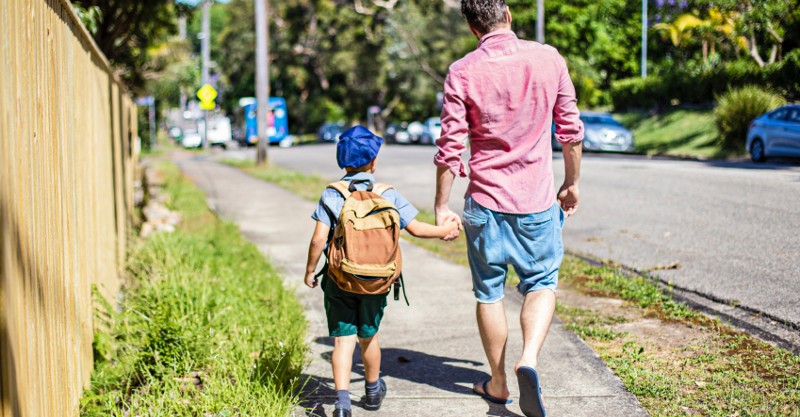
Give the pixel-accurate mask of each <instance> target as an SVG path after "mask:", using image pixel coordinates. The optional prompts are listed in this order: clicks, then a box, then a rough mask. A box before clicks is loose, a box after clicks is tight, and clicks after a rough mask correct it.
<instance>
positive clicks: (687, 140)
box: [614, 109, 733, 158]
mask: <svg viewBox="0 0 800 417" xmlns="http://www.w3.org/2000/svg"><path fill="white" fill-rule="evenodd" d="M614 116H615V117H616V118H617V119H618V120H619V121H620V122H622V124H624V125H625V127H627V128H628V129H631V130H632V131H633V135H634V138H635V143H636V149H637V150H638V151H640V152H643V153H645V154H647V155H670V156H688V157H696V158H725V157H729V156H733V154H731V153H730V152H725V151H723V150H722V149H721V148H720V146H719V145H718V143H717V140H718V137H719V133H718V132H717V128H716V125H715V122H714V113H713V110H689V109H677V110H668V111H666V112H663V113H659V114H655V115H653V114H650V113H646V112H630V113H617V114H615V115H614Z"/></svg>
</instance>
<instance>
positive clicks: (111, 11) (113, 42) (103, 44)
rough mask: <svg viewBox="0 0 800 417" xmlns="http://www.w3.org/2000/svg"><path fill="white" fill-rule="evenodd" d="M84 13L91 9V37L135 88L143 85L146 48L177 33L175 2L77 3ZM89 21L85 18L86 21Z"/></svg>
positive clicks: (81, 0)
mask: <svg viewBox="0 0 800 417" xmlns="http://www.w3.org/2000/svg"><path fill="white" fill-rule="evenodd" d="M74 3H75V5H76V6H78V7H79V8H80V9H81V10H92V12H91V13H93V14H94V13H96V14H97V15H96V16H92V21H93V22H92V23H93V24H94V25H95V27H94V29H95V30H94V31H93V32H92V35H93V36H94V40H95V42H96V43H97V46H98V47H99V48H100V50H101V51H103V54H105V56H106V58H108V60H109V61H110V62H111V64H112V65H113V66H114V67H115V69H116V70H117V71H118V73H119V74H120V76H121V77H122V78H123V80H125V81H126V83H127V84H128V85H129V86H130V87H131V88H133V89H139V88H141V87H142V86H143V85H144V77H143V74H142V68H143V67H144V66H145V64H146V63H147V60H148V56H147V48H148V47H150V46H152V45H155V44H157V43H159V42H163V41H165V40H166V39H167V38H168V37H169V35H170V34H172V33H174V32H175V16H176V6H175V2H174V0H139V1H126V0H75V1H74ZM84 20H86V19H84Z"/></svg>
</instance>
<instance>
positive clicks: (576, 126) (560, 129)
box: [553, 58, 583, 217]
mask: <svg viewBox="0 0 800 417" xmlns="http://www.w3.org/2000/svg"><path fill="white" fill-rule="evenodd" d="M561 62H562V64H563V65H562V67H561V76H560V78H559V81H558V96H557V97H556V104H555V107H554V108H553V120H554V121H555V123H556V140H558V141H559V142H560V143H561V146H562V149H563V154H564V184H562V185H561V188H560V189H559V190H558V195H557V198H558V204H559V205H560V206H561V208H562V209H563V210H564V214H565V215H566V216H567V217H569V216H571V215H573V214H575V212H576V211H577V210H578V202H579V200H580V197H579V195H578V194H579V193H578V181H579V180H580V176H581V154H582V149H583V145H582V141H583V122H581V119H580V111H578V99H577V97H576V95H575V86H574V85H573V84H572V80H571V79H570V77H569V71H568V70H567V63H566V61H564V59H563V58H562V59H561Z"/></svg>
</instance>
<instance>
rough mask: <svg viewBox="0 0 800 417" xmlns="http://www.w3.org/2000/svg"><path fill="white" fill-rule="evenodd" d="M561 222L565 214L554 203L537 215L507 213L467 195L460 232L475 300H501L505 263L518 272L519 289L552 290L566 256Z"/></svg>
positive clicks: (504, 279)
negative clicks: (463, 237) (463, 239)
mask: <svg viewBox="0 0 800 417" xmlns="http://www.w3.org/2000/svg"><path fill="white" fill-rule="evenodd" d="M563 226H564V212H563V211H562V210H561V207H560V206H559V205H558V203H555V204H553V206H552V207H550V208H549V209H548V210H546V211H543V212H541V213H534V214H506V213H498V212H495V211H492V210H489V209H487V208H486V207H483V206H481V205H480V204H478V203H477V202H475V200H473V199H472V198H471V197H467V199H466V202H465V203H464V231H465V232H466V235H467V254H468V257H469V267H470V269H471V270H472V290H473V291H474V292H475V298H476V299H477V300H478V302H480V303H494V302H497V301H500V300H502V299H503V295H504V292H503V290H504V289H505V282H506V275H507V273H508V265H512V266H513V267H514V270H515V271H517V275H519V279H520V282H519V285H517V289H518V290H519V292H520V293H522V294H523V295H525V294H527V293H529V292H532V291H539V290H543V289H549V290H552V291H555V290H556V287H557V286H558V269H559V268H560V267H561V260H562V258H563V257H564V245H563V244H562V242H561V228H562V227H563Z"/></svg>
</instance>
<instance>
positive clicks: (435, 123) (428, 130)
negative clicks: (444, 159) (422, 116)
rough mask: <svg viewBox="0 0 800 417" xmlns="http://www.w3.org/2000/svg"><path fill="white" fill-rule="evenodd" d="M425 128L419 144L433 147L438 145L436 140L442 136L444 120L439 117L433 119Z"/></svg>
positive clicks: (426, 122)
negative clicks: (435, 144)
mask: <svg viewBox="0 0 800 417" xmlns="http://www.w3.org/2000/svg"><path fill="white" fill-rule="evenodd" d="M424 127H425V129H424V130H423V132H422V136H421V137H420V140H419V143H421V144H423V145H433V144H434V143H436V139H439V137H440V136H442V120H441V119H440V118H438V117H431V118H429V119H428V120H426V121H425V123H424Z"/></svg>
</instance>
